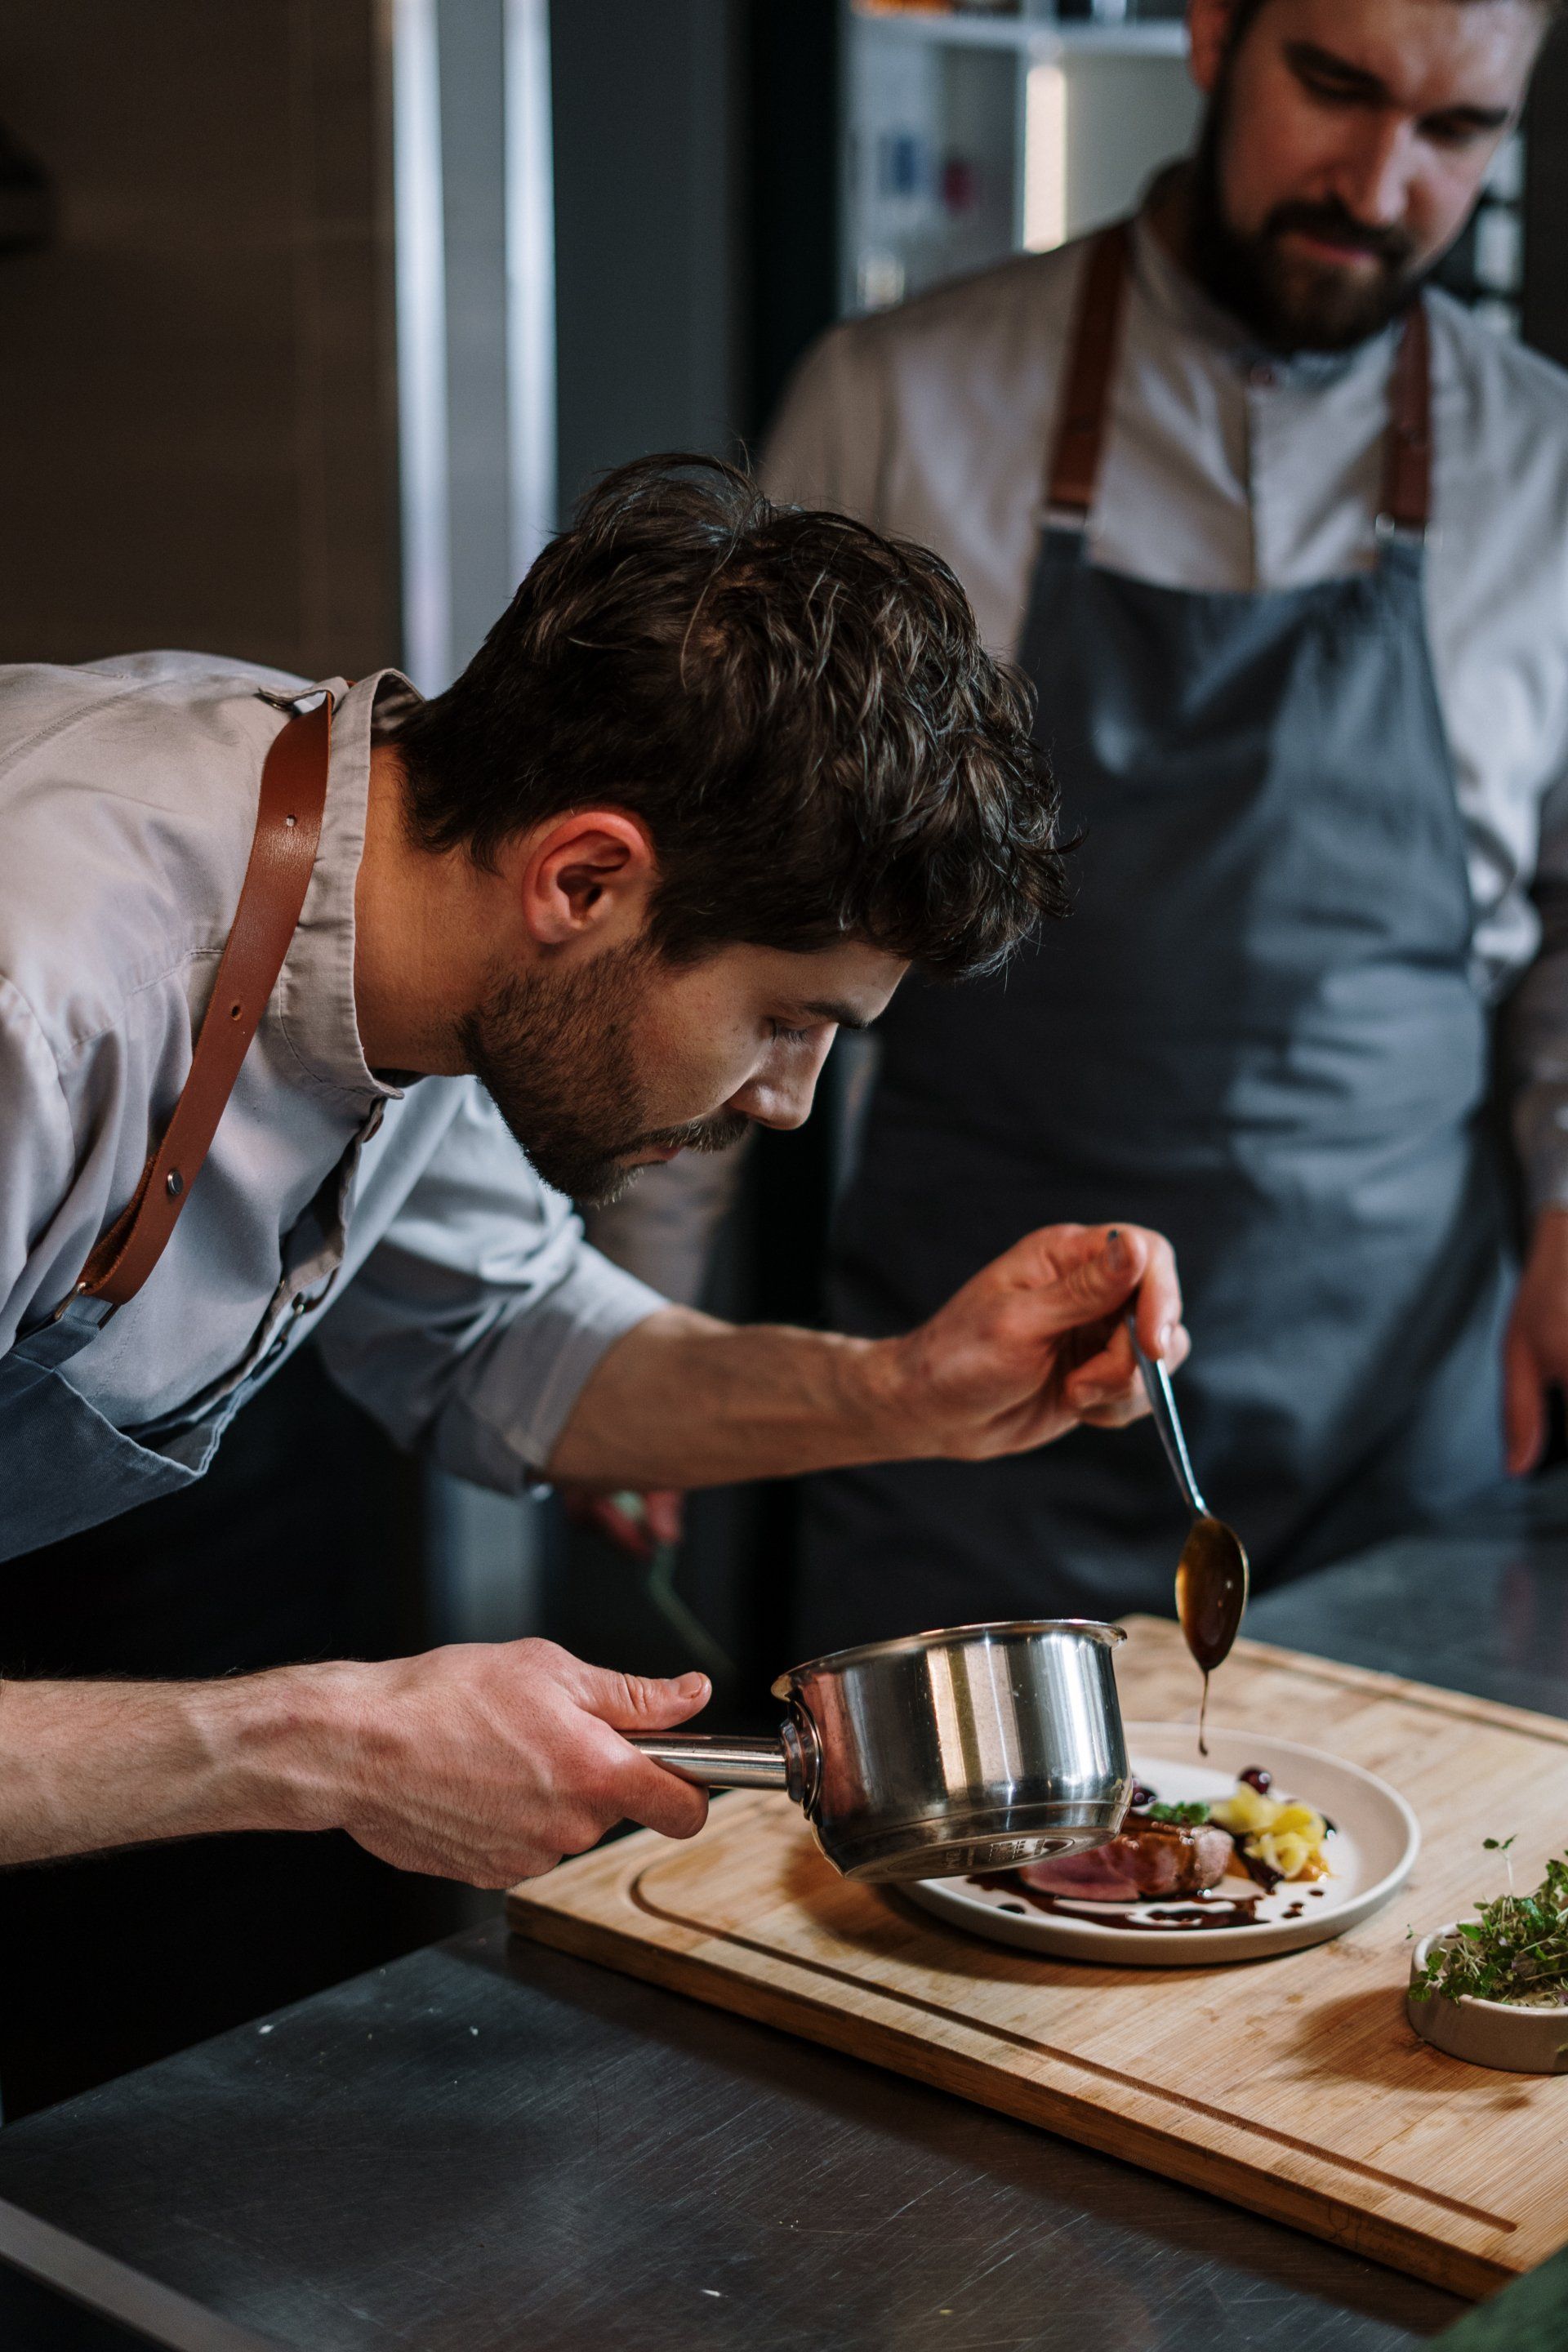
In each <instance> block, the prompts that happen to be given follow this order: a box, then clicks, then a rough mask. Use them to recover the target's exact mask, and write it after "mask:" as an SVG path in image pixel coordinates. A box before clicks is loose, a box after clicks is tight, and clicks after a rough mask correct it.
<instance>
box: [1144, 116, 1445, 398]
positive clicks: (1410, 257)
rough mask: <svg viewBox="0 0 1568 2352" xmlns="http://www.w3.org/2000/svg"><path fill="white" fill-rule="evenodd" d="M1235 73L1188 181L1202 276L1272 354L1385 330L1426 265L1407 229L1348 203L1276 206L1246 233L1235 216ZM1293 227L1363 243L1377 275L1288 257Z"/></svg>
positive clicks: (1194, 253)
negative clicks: (1225, 170) (1375, 224)
mask: <svg viewBox="0 0 1568 2352" xmlns="http://www.w3.org/2000/svg"><path fill="white" fill-rule="evenodd" d="M1228 79H1229V74H1228V69H1227V70H1226V75H1225V76H1224V77H1222V79H1221V81H1220V84H1219V87H1218V88H1217V89H1215V94H1214V98H1213V100H1212V101H1211V103H1210V106H1209V110H1208V114H1207V116H1206V118H1205V122H1204V130H1203V137H1202V139H1201V140H1200V142H1199V144H1198V151H1197V153H1196V155H1195V156H1194V159H1193V167H1192V173H1191V177H1190V180H1189V183H1188V201H1189V213H1188V240H1187V254H1188V259H1189V261H1190V263H1191V266H1192V270H1193V274H1194V277H1195V278H1197V280H1198V282H1199V284H1200V285H1201V286H1202V287H1203V288H1204V290H1205V293H1207V294H1209V295H1210V296H1212V298H1213V299H1214V300H1215V301H1216V302H1217V303H1218V304H1219V305H1220V308H1221V309H1222V310H1228V311H1229V312H1230V314H1231V316H1232V317H1233V318H1235V319H1239V320H1240V321H1241V323H1242V325H1243V326H1244V327H1247V328H1250V329H1251V331H1252V332H1253V333H1254V334H1255V335H1256V336H1257V337H1258V341H1259V342H1261V343H1262V344H1264V345H1265V346H1266V347H1267V348H1268V350H1270V351H1275V352H1343V351H1349V350H1350V349H1351V348H1352V346H1353V345H1354V344H1356V343H1363V342H1365V341H1367V340H1368V339H1369V338H1370V337H1371V336H1373V335H1377V334H1381V333H1382V331H1383V330H1384V328H1385V327H1386V326H1388V325H1389V324H1390V323H1391V322H1392V321H1393V320H1394V319H1397V318H1398V317H1400V315H1401V314H1402V313H1403V312H1404V311H1405V310H1408V309H1409V307H1410V305H1411V303H1412V302H1413V301H1414V300H1415V298H1416V296H1417V294H1418V293H1419V292H1420V290H1421V284H1422V280H1423V278H1424V277H1425V276H1426V271H1425V269H1423V268H1417V267H1416V266H1415V249H1414V247H1413V246H1412V245H1411V241H1410V239H1409V237H1408V236H1405V232H1404V230H1403V229H1394V228H1387V229H1380V228H1370V227H1368V226H1366V224H1365V223H1364V222H1363V221H1358V220H1357V219H1356V218H1355V216H1354V215H1353V214H1352V213H1349V212H1347V211H1346V210H1345V208H1344V206H1343V205H1340V204H1336V203H1332V202H1325V203H1322V204H1308V203H1304V202H1303V203H1299V204H1283V205H1275V207H1274V210H1273V211H1272V212H1271V213H1270V214H1269V215H1268V219H1267V220H1266V221H1265V222H1264V224H1263V226H1262V227H1261V228H1260V229H1258V230H1256V231H1254V232H1253V233H1251V234H1250V235H1247V236H1243V235H1242V234H1241V232H1240V231H1239V230H1237V229H1236V228H1235V227H1233V226H1232V225H1231V223H1230V222H1229V220H1227V219H1226V211H1225V200H1224V197H1223V194H1222V193H1221V188H1220V149H1221V145H1222V143H1223V140H1224V132H1225V122H1226V86H1227V82H1228ZM1289 229H1302V230H1305V231H1306V232H1307V233H1308V234H1309V235H1311V236H1327V237H1330V238H1331V239H1332V240H1333V242H1334V243H1336V244H1344V245H1349V246H1353V247H1357V248H1358V249H1359V250H1361V251H1363V252H1364V253H1367V254H1370V255H1371V256H1373V258H1374V259H1375V260H1376V262H1377V264H1378V268H1377V271H1376V274H1375V275H1374V276H1373V277H1372V278H1363V277H1352V275H1351V273H1350V272H1349V271H1348V270H1336V269H1333V268H1330V267H1327V266H1325V267H1324V268H1321V269H1313V268H1311V266H1310V264H1308V263H1304V262H1299V261H1295V260H1293V259H1287V258H1286V257H1285V256H1283V255H1282V254H1281V252H1280V249H1279V237H1280V236H1281V235H1282V234H1283V233H1284V232H1285V231H1287V230H1289Z"/></svg>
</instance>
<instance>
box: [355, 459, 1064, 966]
mask: <svg viewBox="0 0 1568 2352" xmlns="http://www.w3.org/2000/svg"><path fill="white" fill-rule="evenodd" d="M1032 716H1033V712H1032V703H1031V697H1030V693H1029V689H1028V687H1027V685H1026V683H1025V681H1024V680H1023V679H1022V678H1021V677H1018V676H1017V675H1016V673H1015V672H1013V671H1012V670H1010V669H1008V668H1006V667H1004V666H1003V665H1002V664H1000V663H998V662H996V661H994V660H993V659H992V657H991V656H990V655H988V654H987V653H986V652H985V650H984V647H983V646H982V645H981V643H980V639H979V635H978V633H977V631H976V628H975V624H974V616H973V613H972V612H971V611H970V608H969V604H968V600H967V598H966V597H965V595H964V593H963V589H962V588H961V587H960V586H959V584H958V582H957V581H956V580H955V579H954V577H953V575H952V572H950V571H949V570H948V568H947V566H946V564H945V563H942V562H941V561H940V560H939V559H938V558H937V557H936V556H934V555H931V554H930V553H928V552H927V551H926V550H924V549H923V548H919V547H914V546H910V545H909V544H908V543H907V542H905V541H900V540H892V539H886V538H883V537H882V536H881V534H880V533H879V532H877V531H874V530H868V529H866V527H865V526H864V525H863V524H860V523H858V522H852V521H851V520H849V519H848V518H847V516H844V515H837V514H817V513H812V512H809V511H806V510H805V509H799V508H795V507H783V506H775V505H773V504H772V503H771V502H770V501H769V500H768V499H765V498H763V495H762V493H761V491H760V490H759V489H758V488H757V487H756V485H755V483H754V482H752V480H751V479H750V478H749V477H748V476H746V475H745V474H743V473H742V472H740V471H738V470H737V468H735V467H732V466H726V465H723V464H721V463H720V462H718V461H717V460H714V459H711V458H706V457H684V456H679V455H678V456H668V457H648V458H645V459H641V460H639V461H638V462H637V463H636V464H634V465H629V466H623V467H620V468H619V469H618V470H617V471H616V472H615V473H612V474H610V475H608V476H607V477H606V478H605V479H604V480H603V481H602V482H600V483H599V484H598V486H597V487H596V488H595V489H594V490H593V491H592V492H591V493H590V495H589V496H588V497H587V498H586V499H585V500H584V503H583V506H582V508H581V509H580V511H579V512H578V515H577V517H576V520H575V521H574V523H573V525H572V528H571V529H570V530H565V531H563V532H562V533H561V535H560V536H559V537H558V538H557V539H556V540H555V541H553V542H552V545H551V546H550V547H549V548H547V549H546V551H545V552H544V553H543V554H542V556H541V557H540V558H539V560H538V562H536V563H535V564H534V565H533V567H532V569H531V571H530V572H529V573H528V576H527V577H526V579H525V580H524V581H523V583H522V584H521V587H520V588H519V590H518V592H517V593H516V595H515V596H514V597H513V598H512V601H511V604H510V606H509V607H508V609H507V611H506V612H505V613H504V614H502V616H501V618H500V620H499V621H498V622H497V623H496V625H495V627H494V628H493V629H492V630H491V631H490V634H489V636H488V637H487V638H486V640H485V643H484V645H483V646H482V647H481V648H480V650H479V653H478V654H476V655H475V656H474V658H473V660H472V661H471V662H470V663H469V665H468V668H467V669H466V670H465V671H464V673H463V675H462V677H459V678H458V681H457V683H456V684H455V685H453V686H451V687H449V688H447V691H446V693H444V694H440V695H437V697H436V698H434V699H433V700H431V701H429V702H426V703H425V704H423V705H421V706H420V707H419V708H418V709H416V710H415V711H414V712H413V713H412V714H411V715H410V716H409V718H408V719H406V720H405V723H404V725H403V727H402V728H401V729H400V730H399V734H398V739H397V740H398V747H399V750H400V751H401V752H402V754H403V758H404V761H405V770H406V775H407V782H408V791H409V804H410V815H411V822H412V824H413V826H414V829H415V832H416V837H417V838H418V839H419V840H420V841H422V842H423V843H424V844H425V845H427V846H428V847H430V848H433V849H453V848H457V847H459V846H461V847H463V848H466V849H467V850H468V853H469V854H470V855H471V856H473V857H475V858H476V859H478V860H479V861H481V862H482V863H485V864H489V863H490V862H492V860H493V858H494V856H495V853H496V850H497V848H498V846H499V845H500V844H501V843H502V842H503V841H505V840H506V839H508V838H509V837H510V836H511V835H514V834H516V833H517V832H519V831H520V830H521V829H522V828H523V827H525V826H528V825H531V824H538V823H540V822H541V821H542V820H544V819H547V818H549V817H552V816H556V815H560V814H564V813H565V812H566V811H568V810H570V809H574V808H584V807H588V806H591V805H593V804H594V803H604V804H609V805H613V806H616V807H620V808H625V809H627V810H630V811H631V812H632V813H633V814H636V815H637V816H639V817H640V818H641V819H642V820H643V822H644V823H645V824H647V828H648V832H649V834H650V835H651V836H652V839H653V843H654V846H655V851H656V854H657V856H658V866H659V887H658V894H657V897H656V899H655V902H654V907H653V911H652V915H651V919H650V930H651V934H652V938H653V940H654V941H655V943H656V944H657V945H658V947H659V948H660V949H661V950H662V951H663V952H664V953H665V954H666V955H667V956H668V957H670V958H671V959H673V960H677V961H690V960H693V959H695V958H697V957H700V956H701V955H702V954H704V953H705V952H707V951H709V950H712V949H715V948H717V947H720V946H722V945H726V944H728V943H731V942H737V941H747V942H750V943H752V944H754V945H759V946H766V947H773V948H788V949H795V950H802V949H814V948H822V947H826V946H830V945H833V944H834V943H836V942H838V941H842V940H847V939H855V940H865V941H867V942H868V943H870V944H872V945H874V946H877V947H879V948H883V949H886V950H889V952H890V953H892V954H895V955H898V956H901V957H907V958H909V959H910V961H914V962H918V963H920V964H922V965H924V966H926V967H927V968H928V969H929V970H931V971H935V972H940V973H944V974H951V975H958V974H963V973H969V972H977V971H986V970H989V969H991V968H992V967H994V966H995V965H996V964H998V963H999V962H1001V961H1003V959H1004V958H1005V956H1006V955H1007V954H1008V952H1009V951H1010V950H1012V949H1013V948H1015V947H1016V946H1017V945H1018V944H1019V942H1020V941H1021V940H1024V939H1025V938H1026V937H1027V936H1028V935H1029V933H1030V932H1031V931H1032V930H1033V929H1035V928H1036V926H1037V923H1038V922H1039V920H1040V919H1041V918H1042V917H1045V916H1054V915H1059V914H1063V913H1065V912H1066V910H1067V905H1066V892H1065V887H1064V878H1063V871H1062V863H1061V855H1060V851H1059V848H1058V842H1057V809H1058V803H1057V795H1056V792H1055V789H1054V787H1053V784H1052V782H1051V778H1050V773H1049V771H1048V769H1047V764H1046V761H1045V759H1044V756H1043V754H1042V753H1041V752H1040V751H1039V750H1038V749H1037V746H1036V744H1035V743H1034V741H1033V740H1032V739H1031V732H1030V728H1031V719H1032Z"/></svg>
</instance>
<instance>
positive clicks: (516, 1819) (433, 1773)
mask: <svg viewBox="0 0 1568 2352" xmlns="http://www.w3.org/2000/svg"><path fill="white" fill-rule="evenodd" d="M331 1671H332V1672H334V1673H337V1674H342V1673H344V1672H347V1673H350V1674H355V1675H358V1676H359V1678H360V1687H359V1691H358V1694H357V1697H356V1699H355V1702H354V1704H353V1714H352V1717H350V1721H351V1723H352V1726H353V1732H352V1736H351V1738H350V1739H349V1741H348V1743H347V1746H346V1749H345V1750H344V1752H343V1755H342V1766H341V1769H342V1773H343V1777H344V1779H345V1780H346V1781H347V1787H346V1789H345V1790H344V1792H343V1794H342V1797H341V1798H339V1799H337V1800H336V1801H329V1804H328V1811H329V1812H330V1814H331V1825H332V1826H333V1827H337V1828H342V1829H346V1830H347V1831H348V1832H349V1834H350V1836H351V1837H353V1838H356V1839H357V1840H358V1842H359V1843H360V1844H361V1845H363V1846H364V1847H366V1848H368V1850H369V1851H370V1852H371V1853H374V1854H379V1855H380V1857H381V1859H382V1860H383V1862H390V1863H395V1864H396V1866H397V1867H398V1869H400V1870H421V1871H428V1872H431V1873H432V1874H434V1875H436V1876H437V1877H440V1878H460V1879H462V1880H464V1881H466V1883H467V1884H468V1885H470V1886H510V1885H511V1884H512V1883H513V1881H514V1880H516V1879H519V1878H533V1877H536V1876H537V1875H538V1874H539V1873H540V1872H541V1871H545V1870H552V1869H553V1868H554V1866H555V1864H557V1863H558V1862H559V1861H560V1860H561V1857H562V1855H563V1854H567V1853H585V1852H586V1850H587V1849H588V1847H589V1846H591V1845H596V1844H597V1843H598V1842H599V1840H600V1838H602V1837H603V1836H604V1834H605V1831H606V1830H609V1829H613V1828H614V1827H615V1826H616V1822H640V1823H641V1824H642V1825H643V1826H644V1827H645V1828H647V1829H651V1830H658V1831H660V1832H662V1833H663V1834H664V1836H666V1837H676V1838H679V1837H694V1836H695V1835H696V1833H697V1832H698V1831H699V1830H700V1828H701V1827H702V1824H703V1822H704V1821H705V1820H706V1819H707V1816H708V1796H707V1791H706V1790H702V1789H697V1788H693V1787H692V1786H691V1784H690V1782H689V1781H687V1780H680V1779H679V1778H678V1777H677V1775H676V1774H675V1773H673V1772H667V1771H666V1770H665V1769H663V1767H662V1766H661V1765H658V1764H652V1763H649V1761H648V1760H647V1758H646V1757H644V1756H640V1755H639V1754H638V1753H637V1749H636V1748H631V1747H628V1745H627V1743H626V1740H625V1739H623V1738H621V1736H620V1735H621V1733H622V1732H624V1731H667V1730H668V1729H669V1728H670V1727H671V1726H672V1725H674V1724H678V1723H684V1722H685V1721H686V1719H687V1717H689V1716H691V1715H695V1714H696V1712H697V1710H698V1709H699V1708H700V1707H701V1706H706V1705H707V1703H708V1696H709V1686H708V1678H707V1676H706V1675H700V1674H690V1675H681V1677H680V1679H679V1681H678V1682H654V1681H650V1680H649V1679H648V1678H647V1676H645V1675H620V1674H610V1673H607V1672H605V1670H604V1669H603V1668H601V1667H598V1666H588V1665H584V1664H583V1662H582V1661H581V1659H579V1658H574V1657H573V1656H572V1655H571V1654H570V1653H569V1652H567V1651H565V1650H561V1649H557V1647H556V1646H555V1644H554V1643H553V1642H503V1643H493V1644H479V1643H465V1644H463V1645H462V1646H460V1647H455V1648H452V1649H447V1650H432V1651H430V1652H429V1653H428V1654H426V1656H424V1657H419V1658H399V1659H396V1660H395V1661H394V1662H393V1663H392V1664H390V1665H381V1666H363V1667H359V1668H352V1667H351V1668H346V1669H345V1668H341V1667H339V1668H334V1669H331Z"/></svg>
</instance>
